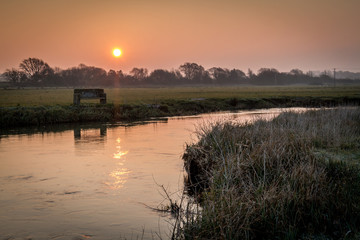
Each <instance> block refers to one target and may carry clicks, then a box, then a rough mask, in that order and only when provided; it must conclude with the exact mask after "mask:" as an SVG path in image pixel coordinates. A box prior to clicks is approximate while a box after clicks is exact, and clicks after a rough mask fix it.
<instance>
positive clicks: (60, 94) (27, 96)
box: [0, 86, 360, 107]
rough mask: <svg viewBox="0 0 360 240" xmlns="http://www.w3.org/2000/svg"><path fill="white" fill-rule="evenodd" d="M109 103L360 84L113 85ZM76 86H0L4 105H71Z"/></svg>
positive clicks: (341, 92) (327, 91)
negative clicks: (46, 87)
mask: <svg viewBox="0 0 360 240" xmlns="http://www.w3.org/2000/svg"><path fill="white" fill-rule="evenodd" d="M105 92H106V94H107V99H108V103H113V104H115V105H117V104H142V103H146V104H154V103H159V102H161V101H163V100H169V99H173V100H189V99H192V98H218V99H220V98H222V99H224V98H245V99H253V98H270V97H272V98H274V97H323V98H327V97H329V98H332V97H354V96H357V97H358V96H360V86H342V87H336V88H333V87H317V86H315V87H314V86H268V87H267V86H265V87H264V86H241V87H236V86H235V87H234V86H233V87H228V86H227V87H172V88H167V87H164V88H109V89H105ZM72 101H73V89H55V88H48V89H16V90H15V89H11V90H5V89H1V90H0V107H11V106H53V105H70V104H72Z"/></svg>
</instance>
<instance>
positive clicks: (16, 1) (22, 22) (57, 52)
mask: <svg viewBox="0 0 360 240" xmlns="http://www.w3.org/2000/svg"><path fill="white" fill-rule="evenodd" d="M359 9H360V1H359V0H219V1H218V0H181V1H175V0H153V1H152V0H0V56H1V57H0V72H3V71H5V70H6V69H10V68H18V66H19V64H20V62H21V61H22V60H24V59H26V58H29V57H35V58H40V59H42V60H44V61H45V62H47V63H48V64H49V65H50V66H51V67H59V68H61V69H67V68H70V67H76V66H78V65H79V64H85V65H88V66H96V67H101V68H104V69H105V70H110V69H113V70H116V71H118V70H123V71H124V72H129V71H130V70H131V69H132V68H134V67H139V68H140V67H143V68H147V69H149V71H152V70H154V69H167V70H171V69H177V68H178V67H179V66H180V65H181V64H183V63H185V62H195V63H198V64H201V65H202V66H204V67H205V69H208V68H211V67H223V68H229V69H232V68H237V69H240V70H243V71H245V72H246V71H247V70H248V69H249V68H250V69H252V70H253V71H255V72H256V71H257V70H258V69H260V68H263V67H266V68H276V69H278V70H279V71H284V72H287V71H290V70H291V69H294V68H298V69H301V70H303V71H308V70H314V71H323V70H328V69H333V68H337V69H339V70H349V71H357V72H360V27H359V26H358V24H359V23H360V13H359ZM115 47H119V48H120V49H121V50H122V53H123V54H122V55H121V57H120V58H115V57H114V56H113V55H112V50H113V48H115Z"/></svg>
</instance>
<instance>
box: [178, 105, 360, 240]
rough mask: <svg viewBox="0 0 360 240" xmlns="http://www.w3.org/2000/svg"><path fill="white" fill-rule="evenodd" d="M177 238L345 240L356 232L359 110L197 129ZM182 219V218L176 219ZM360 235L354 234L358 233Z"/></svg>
mask: <svg viewBox="0 0 360 240" xmlns="http://www.w3.org/2000/svg"><path fill="white" fill-rule="evenodd" d="M197 134H198V137H199V141H198V142H197V143H195V144H190V145H187V147H186V150H185V153H184V155H183V159H184V165H185V169H186V171H187V173H188V185H189V189H188V191H189V192H191V191H193V192H194V191H195V192H196V194H197V196H198V198H197V201H196V202H194V203H193V204H195V205H197V207H196V209H197V211H193V210H191V209H194V206H193V207H192V208H189V206H187V207H185V208H184V209H183V211H182V214H180V215H178V218H179V221H177V222H178V223H179V224H177V225H176V226H175V230H174V232H175V234H174V236H175V238H178V239H182V238H184V239H189V238H190V239H193V238H199V239H315V238H316V239H347V238H348V237H354V236H355V235H356V234H358V233H359V230H360V167H359V165H358V163H359V160H360V157H359V156H360V108H336V109H321V110H313V111H307V112H303V113H294V112H284V113H282V114H280V115H279V116H278V117H276V118H275V119H273V120H271V121H265V120H258V121H256V122H254V123H245V124H236V123H232V122H216V123H212V124H209V125H204V126H202V127H200V128H199V130H198V132H197ZM180 223H181V224H180ZM357 236H359V235H357Z"/></svg>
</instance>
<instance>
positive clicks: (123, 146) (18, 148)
mask: <svg viewBox="0 0 360 240" xmlns="http://www.w3.org/2000/svg"><path fill="white" fill-rule="evenodd" d="M281 111H283V110H281V109H268V110H257V111H246V112H239V113H217V114H206V115H199V116H195V117H194V116H193V117H181V118H177V117H173V118H168V119H166V120H158V121H148V122H142V123H127V124H126V123H116V124H98V125H62V126H58V127H53V128H52V129H46V128H43V129H40V130H39V129H36V130H31V129H30V130H29V129H27V130H17V131H13V132H10V131H9V132H7V133H2V135H0V239H32V240H38V239H56V240H60V239H61V240H62V239H77V240H79V239H124V238H126V239H137V238H144V239H158V238H160V237H161V238H162V239H168V238H169V234H170V232H171V220H172V219H171V216H170V215H169V214H166V213H160V212H158V211H154V210H153V209H151V208H149V207H147V206H150V207H157V206H159V204H161V203H163V204H166V202H164V197H163V194H162V191H161V187H160V185H163V186H164V187H165V188H166V189H167V191H168V192H169V193H170V194H173V195H172V197H174V198H175V199H176V196H177V193H178V191H179V190H181V189H182V188H183V177H184V171H183V162H182V159H181V155H182V153H183V151H184V148H185V143H190V142H192V141H195V140H196V136H195V135H193V132H194V131H195V129H196V126H198V125H199V124H203V123H206V122H209V121H215V120H216V119H231V120H235V121H242V122H244V121H250V120H252V119H253V118H254V117H259V116H261V117H267V118H271V117H273V116H276V115H277V114H279V113H280V112H281Z"/></svg>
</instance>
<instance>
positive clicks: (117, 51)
mask: <svg viewBox="0 0 360 240" xmlns="http://www.w3.org/2000/svg"><path fill="white" fill-rule="evenodd" d="M113 55H114V57H117V58H118V57H120V56H121V50H120V49H119V48H114V49H113Z"/></svg>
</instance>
